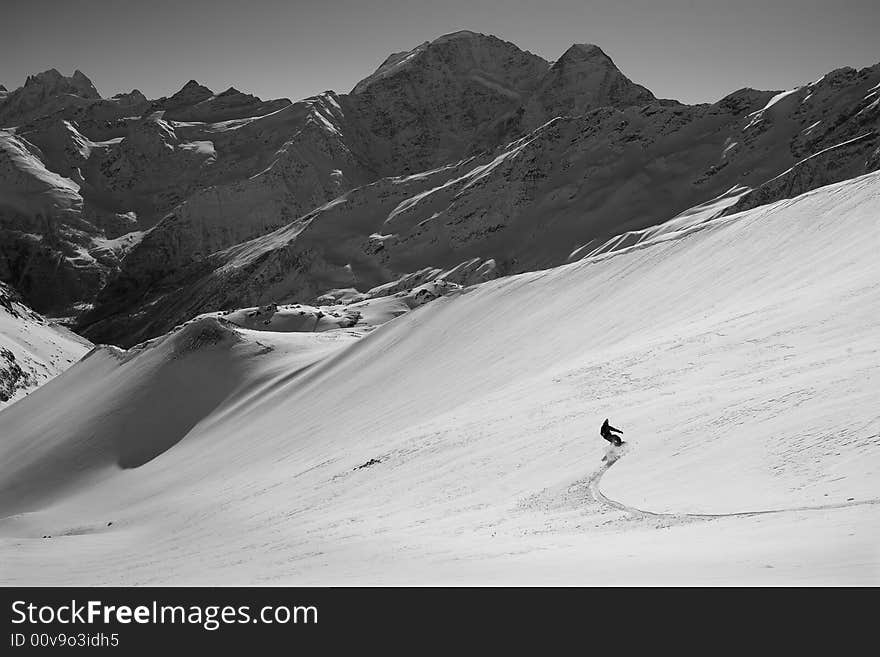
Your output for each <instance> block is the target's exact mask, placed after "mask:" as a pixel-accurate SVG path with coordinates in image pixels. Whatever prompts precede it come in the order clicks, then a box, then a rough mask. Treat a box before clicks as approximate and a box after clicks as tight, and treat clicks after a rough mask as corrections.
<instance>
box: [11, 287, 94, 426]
mask: <svg viewBox="0 0 880 657" xmlns="http://www.w3.org/2000/svg"><path fill="white" fill-rule="evenodd" d="M91 346H92V344H91V343H90V342H89V341H88V340H86V339H85V338H82V337H80V336H78V335H76V334H75V333H72V332H71V331H68V330H67V329H65V328H64V327H61V326H58V325H57V324H53V323H52V322H50V321H48V320H47V319H46V318H45V317H43V316H41V315H39V314H38V313H35V312H34V311H33V310H31V309H30V308H28V307H27V306H26V305H25V304H24V303H22V301H21V297H20V296H19V295H18V293H16V292H15V291H13V290H12V288H10V287H9V286H8V285H6V284H5V283H2V282H0V409H3V408H4V407H6V406H8V405H9V404H11V403H12V402H14V401H15V400H16V399H20V398H21V397H24V396H25V395H26V394H28V393H29V392H31V391H32V390H33V389H34V388H36V387H37V386H38V385H40V384H42V383H45V382H46V381H48V380H49V379H51V378H53V377H55V376H57V375H58V374H60V373H61V372H63V371H64V370H66V369H67V368H68V367H70V366H71V365H73V364H74V363H75V362H77V361H78V360H79V359H80V358H81V357H82V356H83V355H84V354H85V353H86V352H87V351H88V350H89V349H90V348H91Z"/></svg>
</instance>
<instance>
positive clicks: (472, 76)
mask: <svg viewBox="0 0 880 657" xmlns="http://www.w3.org/2000/svg"><path fill="white" fill-rule="evenodd" d="M0 126H2V128H0V280H2V281H5V282H6V283H8V284H9V285H11V286H13V287H15V288H16V289H17V290H18V292H19V293H20V294H21V295H22V297H23V300H24V301H26V302H27V303H29V304H30V305H31V306H32V307H33V308H34V309H36V310H37V311H39V312H42V313H45V314H48V315H51V316H55V317H62V316H63V317H66V318H68V319H69V321H70V322H71V323H72V324H73V325H74V326H75V328H76V329H77V331H78V332H80V333H82V334H83V335H85V336H86V337H88V338H89V339H90V340H92V341H94V342H110V343H115V344H118V345H123V346H130V345H133V344H135V343H137V342H139V341H142V340H144V339H147V338H151V337H154V336H156V335H160V334H162V333H164V332H166V331H167V330H169V329H170V328H172V327H174V326H175V325H177V324H179V323H181V322H183V321H186V320H188V319H190V318H191V317H193V316H195V315H197V314H199V313H203V312H208V311H214V310H220V309H227V308H238V307H246V306H255V305H261V304H268V303H280V302H293V301H296V302H303V303H310V302H312V301H314V300H315V299H317V298H318V297H324V298H327V297H330V298H337V299H343V298H353V295H356V294H361V295H371V296H376V295H377V294H380V293H382V291H383V290H395V291H399V290H402V289H410V288H413V287H415V286H418V285H421V284H424V283H426V282H429V281H432V280H439V279H444V280H447V281H450V282H455V283H462V284H466V283H471V282H475V281H480V280H486V279H489V278H493V277H497V276H502V275H506V274H511V273H517V272H522V271H527V270H534V269H540V268H545V267H549V266H553V265H558V264H561V263H565V262H568V261H571V260H575V259H578V258H581V257H583V256H585V255H589V254H595V253H600V252H602V251H607V250H612V249H615V248H619V247H620V246H627V245H631V244H634V243H637V242H639V241H640V240H642V239H644V238H645V237H646V236H649V235H656V234H657V232H658V231H660V232H662V231H664V230H666V231H672V230H680V229H681V228H683V227H686V226H690V225H693V224H695V223H699V222H702V221H706V220H707V219H711V218H714V217H717V216H719V215H720V214H723V213H731V212H736V211H739V210H743V209H748V208H752V207H755V206H756V205H761V204H766V203H771V202H774V201H778V200H780V199H784V198H790V197H793V196H795V195H797V194H800V193H802V192H804V191H808V190H810V189H813V188H816V187H819V186H822V185H826V184H828V183H832V182H837V181H840V180H844V179H847V178H852V177H855V176H858V175H861V174H864V173H868V172H871V171H874V170H876V169H878V168H880V134H878V126H880V65H876V66H873V67H870V68H865V69H862V70H859V71H857V70H855V69H851V68H843V69H838V70H835V71H832V72H830V73H828V74H826V75H824V76H822V77H821V78H819V79H818V80H816V81H815V82H813V83H811V84H808V85H805V86H803V87H799V88H796V89H792V90H787V91H779V90H770V91H758V90H754V89H741V90H738V91H735V92H733V93H731V94H730V95H728V96H726V97H725V98H723V99H721V100H720V101H718V102H716V103H713V104H700V105H686V104H682V103H679V102H677V101H674V100H663V99H658V98H656V97H655V96H654V95H653V94H652V93H651V92H650V91H649V90H647V89H646V88H644V87H642V86H640V85H638V84H636V83H634V82H632V81H631V80H629V79H628V78H627V77H626V76H625V75H624V74H623V73H622V72H621V71H620V70H619V69H618V68H617V67H616V66H615V64H614V62H613V61H612V60H611V58H610V57H609V56H608V55H607V54H605V53H604V52H603V51H602V50H601V49H600V48H599V47H598V46H595V45H589V44H578V45H574V46H572V47H570V48H569V49H568V50H566V51H565V52H564V53H563V54H562V55H561V56H560V57H559V59H557V60H556V61H555V62H548V61H545V60H544V59H542V58H541V57H538V56H536V55H534V54H532V53H529V52H527V51H523V50H521V49H519V48H518V47H517V46H515V45H514V44H512V43H509V42H505V41H502V40H500V39H498V38H496V37H492V36H486V35H482V34H476V33H473V32H466V31H465V32H456V33H454V34H449V35H445V36H442V37H440V38H438V39H436V40H434V41H431V42H426V43H423V44H421V45H419V46H417V47H416V48H413V49H412V50H410V51H408V52H403V53H395V54H392V55H390V56H389V57H388V58H387V59H386V60H385V61H384V62H383V63H382V64H381V66H379V68H378V69H377V70H376V71H375V72H374V73H373V74H372V75H370V76H368V77H367V78H365V79H364V80H362V81H361V82H359V83H358V84H357V85H355V87H354V89H352V91H351V92H350V93H348V94H337V93H334V92H331V91H328V92H325V93H323V94H320V95H318V96H315V97H312V98H307V99H305V100H301V101H297V102H291V101H289V100H287V99H278V100H270V101H263V100H261V99H259V98H257V97H255V96H252V95H248V94H245V93H242V92H240V91H238V90H236V89H234V88H230V89H228V90H226V91H224V92H222V93H215V92H213V91H212V90H210V89H208V88H206V87H204V86H203V85H200V84H199V83H198V82H196V81H194V80H191V81H190V82H188V83H187V84H186V85H185V86H184V87H183V88H182V89H181V90H180V91H178V92H177V93H175V94H173V95H171V96H169V97H163V98H159V99H156V100H150V99H147V98H146V97H145V96H144V95H143V94H142V93H140V92H139V91H137V90H133V91H132V92H130V93H128V94H120V95H117V96H114V97H112V98H101V96H100V95H99V94H98V92H97V91H96V89H95V87H94V85H93V84H92V83H91V81H90V80H89V79H88V77H86V76H85V75H84V74H83V73H81V72H80V71H76V72H75V73H74V74H73V75H72V76H70V77H65V76H63V75H61V74H60V73H59V72H58V71H55V70H50V71H46V72H44V73H40V74H38V75H34V76H31V77H29V78H28V80H27V81H26V82H25V84H24V86H22V87H20V88H19V89H16V90H13V91H7V90H5V89H4V88H2V87H0Z"/></svg>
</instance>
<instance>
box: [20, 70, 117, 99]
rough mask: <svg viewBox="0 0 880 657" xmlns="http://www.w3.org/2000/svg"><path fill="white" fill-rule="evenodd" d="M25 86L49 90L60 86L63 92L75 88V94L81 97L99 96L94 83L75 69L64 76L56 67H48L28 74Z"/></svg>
mask: <svg viewBox="0 0 880 657" xmlns="http://www.w3.org/2000/svg"><path fill="white" fill-rule="evenodd" d="M24 87H25V88H34V87H43V88H46V89H48V90H50V91H55V90H58V88H59V87H61V88H62V91H64V92H70V91H72V90H75V92H76V95H79V96H82V97H83V98H100V97H101V95H100V94H99V93H98V90H97V89H95V85H94V84H92V81H91V80H90V79H89V78H88V76H86V75H85V74H84V73H83V72H82V71H80V70H79V69H77V70H76V71H74V73H73V75H71V76H70V77H66V76H64V75H62V74H61V73H60V72H59V71H58V69H57V68H50V69H47V70H45V71H43V72H42V73H37V74H35V75H29V76H28V77H27V79H26V80H25V83H24Z"/></svg>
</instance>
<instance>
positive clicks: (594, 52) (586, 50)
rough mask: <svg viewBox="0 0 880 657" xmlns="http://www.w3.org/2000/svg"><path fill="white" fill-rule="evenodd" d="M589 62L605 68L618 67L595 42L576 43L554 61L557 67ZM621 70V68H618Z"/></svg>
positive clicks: (554, 65)
mask: <svg viewBox="0 0 880 657" xmlns="http://www.w3.org/2000/svg"><path fill="white" fill-rule="evenodd" d="M584 62H589V63H590V64H594V65H597V66H603V67H605V68H613V69H617V65H616V64H615V63H614V61H613V60H612V59H611V57H609V56H608V55H607V54H606V52H605V51H604V50H602V49H601V48H600V47H599V46H597V45H595V44H593V43H575V44H573V45H571V46H570V47H569V48H568V50H566V51H565V52H564V53H562V56H561V57H560V58H559V59H557V60H556V61H555V62H554V63H553V67H554V68H556V69H559V68H562V67H565V66H568V65H571V64H581V63H584ZM618 70H619V69H618Z"/></svg>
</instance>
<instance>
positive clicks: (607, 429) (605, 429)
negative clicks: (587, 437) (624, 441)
mask: <svg viewBox="0 0 880 657" xmlns="http://www.w3.org/2000/svg"><path fill="white" fill-rule="evenodd" d="M612 431H616V432H617V433H623V431H621V430H620V429H615V428H614V427H612V426H611V425H610V424H608V418H605V421H604V422H603V423H602V429H600V430H599V433H600V434H602V436H603V437H606V438H607V437H608V436H612V433H611V432H612Z"/></svg>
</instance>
